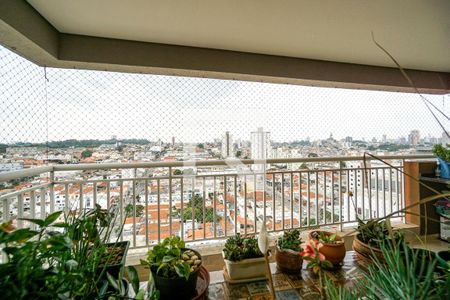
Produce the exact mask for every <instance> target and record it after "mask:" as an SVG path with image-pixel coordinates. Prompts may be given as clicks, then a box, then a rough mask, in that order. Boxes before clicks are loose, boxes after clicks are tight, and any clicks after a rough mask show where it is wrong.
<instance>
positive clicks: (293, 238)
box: [277, 229, 303, 252]
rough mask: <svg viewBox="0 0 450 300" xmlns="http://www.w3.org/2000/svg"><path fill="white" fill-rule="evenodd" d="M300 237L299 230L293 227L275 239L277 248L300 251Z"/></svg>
mask: <svg viewBox="0 0 450 300" xmlns="http://www.w3.org/2000/svg"><path fill="white" fill-rule="evenodd" d="M301 244H302V239H301V237H300V230H299V229H293V230H289V231H285V232H284V233H283V235H282V236H281V237H279V238H278V240H277V245H278V248H280V249H283V250H292V251H298V252H300V251H302V250H303V249H302V246H301Z"/></svg>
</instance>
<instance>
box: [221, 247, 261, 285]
mask: <svg viewBox="0 0 450 300" xmlns="http://www.w3.org/2000/svg"><path fill="white" fill-rule="evenodd" d="M222 256H223V258H224V261H225V267H226V268H227V272H228V276H230V279H232V280H241V279H251V278H261V277H264V276H265V275H266V268H267V267H266V262H265V260H264V257H258V258H248V259H243V260H241V261H230V260H227V259H225V254H224V253H223V252H222Z"/></svg>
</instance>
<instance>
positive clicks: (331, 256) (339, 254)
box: [308, 231, 346, 266]
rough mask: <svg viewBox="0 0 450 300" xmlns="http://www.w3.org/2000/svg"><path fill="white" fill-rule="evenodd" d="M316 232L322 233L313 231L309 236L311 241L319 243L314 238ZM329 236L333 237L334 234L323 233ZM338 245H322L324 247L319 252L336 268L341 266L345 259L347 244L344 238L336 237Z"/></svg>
mask: <svg viewBox="0 0 450 300" xmlns="http://www.w3.org/2000/svg"><path fill="white" fill-rule="evenodd" d="M315 232H320V231H311V232H310V233H309V235H308V237H309V239H310V240H314V241H318V239H317V238H316V237H314V233H315ZM322 232H324V233H325V234H326V235H327V236H330V235H333V234H334V233H332V232H328V231H322ZM336 241H337V243H336V244H331V243H330V244H328V243H322V245H323V246H322V247H320V248H319V252H320V253H322V254H323V255H324V256H325V258H326V260H328V261H329V262H331V263H332V264H333V265H334V266H337V265H340V264H341V263H342V261H343V260H344V257H345V252H346V251H345V244H344V242H343V240H342V237H340V236H336Z"/></svg>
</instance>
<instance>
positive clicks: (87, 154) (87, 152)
mask: <svg viewBox="0 0 450 300" xmlns="http://www.w3.org/2000/svg"><path fill="white" fill-rule="evenodd" d="M91 156H92V151H91V150H89V149H86V150H84V151H83V152H81V157H82V158H88V157H91Z"/></svg>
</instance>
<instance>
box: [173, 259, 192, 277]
mask: <svg viewBox="0 0 450 300" xmlns="http://www.w3.org/2000/svg"><path fill="white" fill-rule="evenodd" d="M174 267H175V271H176V272H177V274H178V276H180V277H184V278H185V279H186V280H188V279H189V274H190V273H191V267H190V266H189V264H187V263H184V262H183V263H178V264H176V265H175V266H174Z"/></svg>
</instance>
